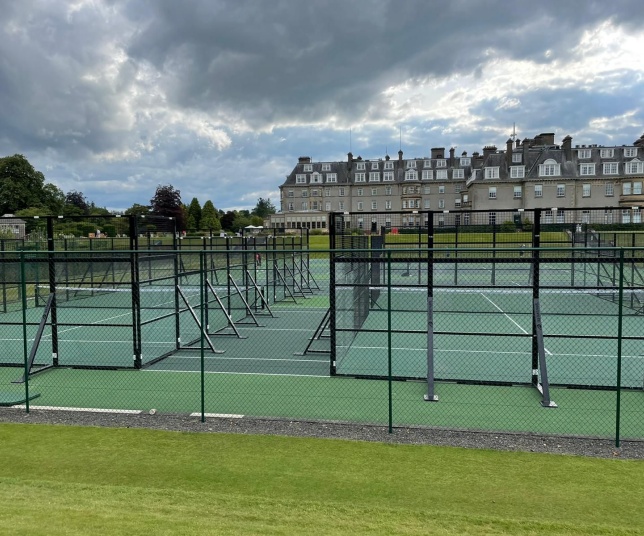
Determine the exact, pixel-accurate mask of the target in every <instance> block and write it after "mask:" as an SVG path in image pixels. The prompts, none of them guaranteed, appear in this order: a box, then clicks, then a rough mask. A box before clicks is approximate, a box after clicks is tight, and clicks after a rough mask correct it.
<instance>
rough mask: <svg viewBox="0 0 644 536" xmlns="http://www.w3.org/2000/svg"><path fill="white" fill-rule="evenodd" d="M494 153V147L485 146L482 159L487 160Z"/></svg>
mask: <svg viewBox="0 0 644 536" xmlns="http://www.w3.org/2000/svg"><path fill="white" fill-rule="evenodd" d="M495 152H496V145H486V146H485V147H483V158H487V157H488V156H490V155H491V154H492V153H495Z"/></svg>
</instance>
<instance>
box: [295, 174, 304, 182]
mask: <svg viewBox="0 0 644 536" xmlns="http://www.w3.org/2000/svg"><path fill="white" fill-rule="evenodd" d="M295 184H306V175H300V174H297V175H295Z"/></svg>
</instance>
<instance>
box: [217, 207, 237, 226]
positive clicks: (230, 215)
mask: <svg viewBox="0 0 644 536" xmlns="http://www.w3.org/2000/svg"><path fill="white" fill-rule="evenodd" d="M236 216H237V213H236V212H234V211H232V210H229V211H228V212H226V213H225V214H224V215H223V216H222V217H221V219H220V221H221V227H222V229H224V230H226V231H232V230H233V222H234V221H235V217H236Z"/></svg>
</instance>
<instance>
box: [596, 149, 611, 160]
mask: <svg viewBox="0 0 644 536" xmlns="http://www.w3.org/2000/svg"><path fill="white" fill-rule="evenodd" d="M614 156H615V149H600V150H599V157H600V158H613V157H614Z"/></svg>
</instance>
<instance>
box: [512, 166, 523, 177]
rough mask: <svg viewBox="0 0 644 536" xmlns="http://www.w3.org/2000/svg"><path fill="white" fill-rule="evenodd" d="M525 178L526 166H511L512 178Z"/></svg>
mask: <svg viewBox="0 0 644 536" xmlns="http://www.w3.org/2000/svg"><path fill="white" fill-rule="evenodd" d="M524 177H525V166H510V178H511V179H522V178H524Z"/></svg>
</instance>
